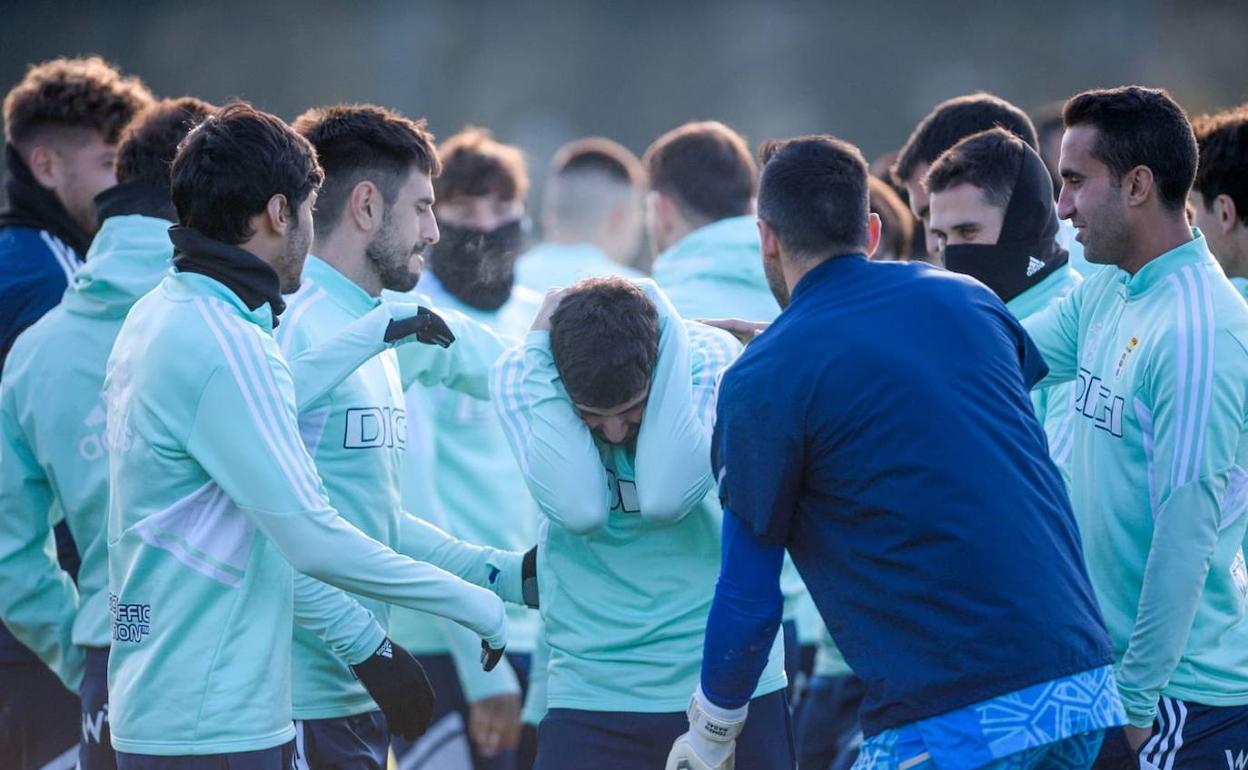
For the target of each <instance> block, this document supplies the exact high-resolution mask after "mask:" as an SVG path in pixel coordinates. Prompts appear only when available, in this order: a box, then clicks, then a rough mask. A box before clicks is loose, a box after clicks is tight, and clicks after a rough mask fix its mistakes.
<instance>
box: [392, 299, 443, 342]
mask: <svg viewBox="0 0 1248 770" xmlns="http://www.w3.org/2000/svg"><path fill="white" fill-rule="evenodd" d="M409 307H410V306H409ZM413 334H415V335H416V341H417V342H423V343H424V344H426V345H441V346H442V347H444V348H449V347H450V346H451V343H452V342H454V341H455V335H454V334H453V333H451V327H449V326H447V325H446V321H443V320H442V316H440V315H438V314H437V313H435V312H433V311H432V310H430V309H429V308H427V307H423V306H422V307H419V308H417V310H416V315H414V316H411V317H410V318H396V319H395V320H393V321H391V322H390V323H389V324H388V325H387V326H386V336H385V341H386V342H396V341H398V340H401V339H403V338H404V337H408V336H411V335H413Z"/></svg>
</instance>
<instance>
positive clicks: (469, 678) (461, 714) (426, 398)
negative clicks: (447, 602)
mask: <svg viewBox="0 0 1248 770" xmlns="http://www.w3.org/2000/svg"><path fill="white" fill-rule="evenodd" d="M439 155H440V156H441V162H442V173H441V174H440V175H438V176H437V177H436V178H435V179H434V180H433V189H434V193H435V197H436V199H437V203H435V204H434V213H435V214H436V215H437V219H438V226H439V228H440V232H441V237H440V238H439V239H438V242H437V243H435V244H433V245H432V246H431V247H430V248H429V250H428V269H427V270H425V271H424V273H422V275H421V279H420V283H419V284H418V287H417V290H418V291H419V292H421V293H422V294H423V295H426V296H427V297H428V299H429V300H430V301H431V302H432V303H433V304H434V306H435V307H438V308H439V309H444V310H447V311H455V312H459V313H463V314H465V315H467V316H468V317H469V318H471V319H472V320H473V321H476V322H477V323H480V324H484V325H486V326H488V327H490V328H491V329H493V330H494V331H495V332H497V333H498V334H500V335H502V336H503V337H507V338H510V339H511V340H515V339H519V338H520V337H522V336H523V334H524V332H525V330H526V329H527V328H528V325H529V323H530V322H531V321H532V320H533V316H534V315H535V314H536V312H537V308H538V306H539V305H540V304H541V295H539V294H537V293H536V292H533V291H530V290H528V289H526V288H524V287H522V286H519V285H517V284H516V282H515V263H516V259H517V258H518V257H519V256H520V254H521V253H522V251H523V245H524V237H525V228H526V226H527V223H528V220H527V214H526V207H525V198H526V196H527V195H528V188H529V178H528V169H527V166H526V164H525V161H524V156H523V155H522V154H521V152H520V150H519V148H517V147H514V146H512V145H508V144H505V143H503V142H499V141H498V140H496V139H494V138H493V136H491V135H490V133H489V132H488V131H485V130H482V129H468V130H465V131H463V132H460V133H459V134H456V135H454V136H452V137H450V138H449V139H447V140H446V141H444V142H443V143H442V144H441V146H440V147H439ZM407 415H408V419H409V421H411V423H412V428H411V429H409V433H411V432H413V431H415V432H417V433H419V434H421V435H419V436H417V437H416V438H415V440H413V441H412V443H411V445H410V446H409V447H408V455H409V465H410V469H409V471H408V483H409V484H423V485H424V488H425V490H427V491H426V492H425V493H424V494H423V502H422V503H421V506H422V507H421V509H422V510H423V509H424V508H426V507H429V506H430V503H429V502H428V501H429V500H430V499H432V500H434V501H436V502H435V503H433V505H436V507H437V508H439V509H440V513H441V515H443V516H445V524H446V526H447V527H448V529H449V531H450V532H451V534H453V535H455V536H456V537H459V538H462V539H464V540H466V541H468V542H472V543H480V544H482V545H487V546H492V547H495V548H500V549H504V550H512V551H525V550H527V549H528V548H530V547H531V546H532V545H533V543H535V542H536V541H537V520H538V513H537V507H536V504H535V503H534V502H533V498H532V496H531V495H529V492H528V489H527V488H526V487H525V484H524V479H523V478H522V477H521V475H520V469H519V467H518V466H517V465H516V461H515V458H513V457H512V455H511V451H510V450H509V449H508V448H507V439H506V438H505V437H504V436H503V429H502V426H501V425H500V424H499V420H498V417H497V415H496V414H495V413H494V408H493V406H492V405H491V404H490V403H489V402H488V401H483V400H481V399H480V398H478V397H475V396H474V395H469V394H466V393H463V392H460V391H459V390H455V389H451V388H447V387H443V386H433V387H426V386H422V385H417V386H416V387H413V388H410V389H409V390H408V393H407ZM422 450H424V451H422ZM405 494H406V495H407V499H409V500H411V501H412V502H410V503H409V504H410V505H416V504H417V503H416V500H419V499H422V498H421V497H417V496H415V495H412V494H410V493H405ZM430 494H432V498H430V497H429V495H430ZM395 616H396V619H397V620H396V622H397V623H398V624H399V627H400V628H401V629H402V630H403V631H404V632H405V633H406V632H415V634H416V635H414V636H413V637H405V640H406V641H410V642H411V643H412V645H413V648H414V649H416V650H417V651H418V656H419V659H420V661H421V662H422V663H423V664H424V666H425V668H426V670H428V672H429V676H430V678H431V679H432V680H433V681H434V682H436V683H443V684H445V686H442V687H440V689H439V698H438V703H437V712H436V715H435V722H436V723H437V726H436V727H435V729H434V730H433V731H431V735H430V736H429V737H428V738H427V739H426V740H423V741H422V743H424V744H426V745H424V746H416V747H409V746H407V745H406V744H405V743H403V742H397V743H396V753H400V754H402V755H406V756H419V755H423V753H424V752H426V751H428V750H429V749H430V746H429V744H441V743H444V742H446V741H448V740H449V741H454V740H455V736H454V733H456V732H460V731H462V730H463V727H465V726H466V727H467V733H468V737H469V739H470V741H469V744H470V745H469V747H468V748H469V752H470V753H471V755H472V758H473V764H474V766H475V767H477V768H479V769H480V770H485V769H486V768H488V769H489V770H509V768H510V767H511V766H512V763H513V762H515V761H516V758H515V752H514V751H513V749H515V748H516V744H517V740H518V737H517V736H518V735H519V731H520V729H521V716H520V709H521V704H522V694H521V693H522V692H523V691H525V690H526V685H527V676H526V672H527V671H528V668H529V663H530V656H531V655H532V653H533V651H534V648H535V646H536V644H537V639H538V637H539V618H538V616H537V613H536V612H533V611H532V610H526V609H525V608H523V607H508V624H509V632H510V636H509V642H508V650H507V651H508V656H507V663H508V665H509V666H510V668H511V669H512V672H511V673H512V674H514V678H513V677H511V676H509V674H508V672H507V671H505V670H504V671H501V672H498V673H497V675H496V676H493V677H482V676H479V675H477V674H476V673H475V672H471V671H465V669H466V668H467V667H465V666H463V665H462V650H457V645H458V646H460V647H462V642H457V641H455V640H454V639H452V640H451V641H449V642H448V641H447V639H446V637H445V634H444V633H443V632H440V631H439V630H438V629H437V628H436V627H433V626H431V625H430V624H429V623H428V621H427V619H424V618H416V619H410V618H409V617H408V616H409V613H405V612H402V611H398V612H396V613H395ZM413 621H414V622H413ZM457 656H458V657H457ZM457 661H461V662H460V664H459V665H456V664H457ZM499 668H500V669H504V668H505V667H503V666H500V667H499ZM539 711H540V709H539ZM457 725H458V727H457ZM448 736H449V737H448ZM533 737H534V735H533V734H532V731H530V733H529V741H530V742H531V741H532V739H533ZM459 740H460V741H462V738H459ZM525 750H530V751H531V747H528V746H526V747H522V749H521V751H522V752H523V751H525ZM460 753H461V754H462V751H461V752H460Z"/></svg>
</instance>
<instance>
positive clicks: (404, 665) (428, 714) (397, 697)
mask: <svg viewBox="0 0 1248 770" xmlns="http://www.w3.org/2000/svg"><path fill="white" fill-rule="evenodd" d="M351 671H352V672H354V674H355V676H356V678H357V679H359V680H360V682H361V683H362V684H363V685H364V689H366V690H368V694H369V695H371V696H373V700H375V701H377V705H378V706H380V707H381V713H383V714H385V715H386V722H388V723H389V724H390V732H392V733H394V734H395V735H397V736H399V737H400V738H407V739H408V740H414V739H416V738H419V737H420V736H422V735H424V734H425V730H428V729H429V723H430V722H431V721H433V703H434V694H433V685H431V684H429V678H428V677H426V676H425V669H424V668H423V667H422V666H421V665H420V663H419V662H418V661H417V660H416V659H415V658H413V657H412V654H411V653H410V652H408V651H407V650H405V649H403V648H402V647H400V646H399V645H397V644H395V643H394V642H392V641H390V640H389V639H386V640H384V641H383V642H382V643H381V646H380V647H378V648H377V651H376V652H374V653H373V654H372V656H371V657H370V658H368V659H367V660H365V661H363V662H362V663H357V664H355V665H354V666H352V667H351Z"/></svg>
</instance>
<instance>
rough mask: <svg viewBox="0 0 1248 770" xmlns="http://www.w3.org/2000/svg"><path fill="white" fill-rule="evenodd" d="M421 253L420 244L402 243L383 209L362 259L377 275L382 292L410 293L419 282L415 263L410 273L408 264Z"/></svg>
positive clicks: (421, 243)
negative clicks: (375, 233) (379, 225)
mask: <svg viewBox="0 0 1248 770" xmlns="http://www.w3.org/2000/svg"><path fill="white" fill-rule="evenodd" d="M424 250H425V243H424V241H417V242H416V245H415V246H408V245H407V244H405V243H403V242H402V240H401V239H400V237H399V234H398V233H397V232H396V231H395V227H394V223H393V222H392V221H391V219H390V209H387V210H386V213H385V216H384V218H383V219H382V221H381V230H380V231H379V232H378V233H377V237H375V238H373V240H372V241H370V242H369V244H368V246H367V247H366V248H365V250H364V257H365V259H367V260H368V262H369V264H371V265H372V266H373V269H374V270H376V271H377V277H378V278H379V279H380V281H381V287H382V288H383V289H389V290H390V291H411V290H412V289H414V288H415V287H416V282H417V281H419V280H420V267H419V263H417V268H416V270H412V267H411V265H412V261H413V259H414V258H415V257H416V256H417V255H418V254H420V253H421V252H423V251H424Z"/></svg>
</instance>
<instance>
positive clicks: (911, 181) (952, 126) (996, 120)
mask: <svg viewBox="0 0 1248 770" xmlns="http://www.w3.org/2000/svg"><path fill="white" fill-rule="evenodd" d="M996 126H1000V127H1002V128H1004V129H1006V130H1007V131H1009V132H1010V133H1012V134H1015V135H1017V136H1018V137H1019V138H1021V139H1022V140H1023V141H1024V142H1026V143H1027V144H1028V145H1029V146H1030V147H1032V148H1033V149H1034V148H1035V147H1036V129H1035V127H1034V126H1032V124H1031V118H1029V117H1027V113H1025V112H1023V111H1022V110H1020V109H1019V108H1017V107H1015V106H1014V105H1013V104H1010V103H1009V102H1007V101H1005V100H1004V99H1001V98H1000V97H997V96H993V95H992V94H988V93H984V92H982V91H981V92H978V93H974V94H967V95H966V96H959V97H956V98H954V99H947V100H945V101H943V102H941V103H940V104H938V105H936V107H935V108H933V109H932V111H931V112H929V113H928V114H927V116H926V117H924V118H923V120H921V121H919V124H918V125H917V126H915V128H914V131H913V132H912V133H911V134H910V138H909V139H907V140H906V143H905V145H903V146H902V148H901V151H900V153H898V155H897V161H896V162H895V163H894V164H893V167H892V169H891V173H892V176H893V180H894V181H895V182H897V184H899V185H902V186H904V187H905V188H906V193H907V195H908V197H909V202H910V210H911V211H912V212H914V216H915V217H916V218H917V219H918V220H919V221H920V222H921V223H922V224H923V231H924V235H925V236H926V237H925V242H926V244H927V253H928V254H929V255H931V256H934V255H937V254H939V253H940V243H938V242H937V240H936V237H935V236H934V235H932V231H931V229H930V227H929V226H928V217H929V214H928V194H927V190H925V189H923V178H924V177H926V176H927V170H928V169H929V168H931V165H932V164H933V163H935V162H936V159H937V158H939V157H940V154H941V153H943V152H944V151H945V150H947V149H949V148H950V147H952V146H953V145H955V144H957V143H958V142H959V141H961V140H962V139H965V138H966V137H968V136H970V135H971V134H976V133H979V132H980V131H987V130H988V129H990V128H994V127H996Z"/></svg>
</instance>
